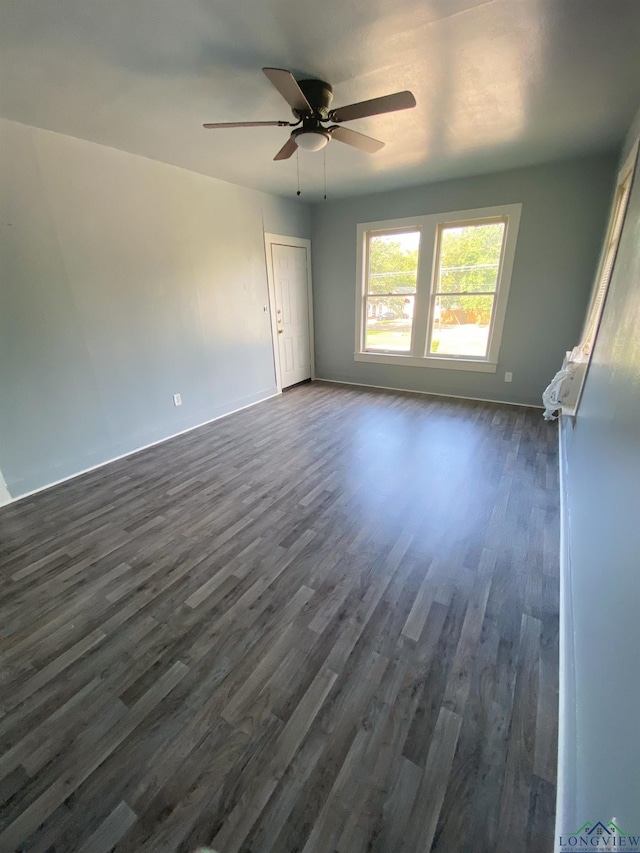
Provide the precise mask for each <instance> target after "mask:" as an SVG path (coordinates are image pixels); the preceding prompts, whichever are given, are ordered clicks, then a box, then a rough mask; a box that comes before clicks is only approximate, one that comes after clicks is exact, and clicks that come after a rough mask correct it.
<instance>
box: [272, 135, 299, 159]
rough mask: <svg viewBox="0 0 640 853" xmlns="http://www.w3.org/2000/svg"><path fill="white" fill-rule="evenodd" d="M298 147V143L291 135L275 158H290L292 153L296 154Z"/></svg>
mask: <svg viewBox="0 0 640 853" xmlns="http://www.w3.org/2000/svg"><path fill="white" fill-rule="evenodd" d="M297 149H298V146H297V145H296V141H295V139H292V138H291V137H289V139H287V141H286V142H285V144H284V145H283V146H282V148H281V149H280V150H279V151H278V153H277V154H276V156H275V157H274V158H273V159H274V160H288V159H289V157H291V155H292V154H294V153H295V152H296V151H297Z"/></svg>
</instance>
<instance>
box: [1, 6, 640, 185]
mask: <svg viewBox="0 0 640 853" xmlns="http://www.w3.org/2000/svg"><path fill="white" fill-rule="evenodd" d="M639 45H640V1H639V0H546V1H545V2H542V0H325V2H320V1H319V0H0V115H3V116H5V117H6V118H10V119H14V120H16V121H20V122H24V123H26V124H31V125H35V126H38V127H43V128H47V129H49V130H55V131H58V132H60V133H65V134H69V135H71V136H77V137H80V138H83V139H89V140H93V141H95V142H100V143H102V144H104V145H110V146H113V147H114V148H120V149H122V150H124V151H130V152H133V153H136V154H142V155H144V156H147V157H152V158H154V159H156V160H161V161H164V162H167V163H172V164H175V165H178V166H183V167H185V168H187V169H191V170H193V171H196V172H202V173H203V174H206V175H211V176H214V177H217V178H223V179H225V180H230V181H233V182H235V183H238V184H243V185H245V186H250V187H254V188H257V189H261V190H264V191H267V192H275V193H278V194H281V195H293V196H295V190H296V158H295V156H294V157H293V158H292V159H291V160H288V161H283V162H277V163H274V162H273V160H272V158H273V156H274V154H275V153H276V151H277V150H278V149H279V148H280V147H281V145H282V144H284V142H285V140H286V138H287V133H288V130H287V129H286V128H253V129H240V130H217V131H206V130H203V129H202V128H201V124H202V122H205V121H209V122H215V121H249V120H270V119H285V120H289V119H290V118H291V113H290V111H289V108H288V107H287V105H286V103H285V102H284V101H283V100H282V98H281V97H280V95H279V94H278V93H277V92H276V90H275V89H274V88H273V87H272V86H271V85H270V83H269V82H268V80H267V79H266V78H265V77H264V76H263V75H262V73H261V71H260V69H261V67H262V66H263V65H272V66H277V67H281V68H288V69H290V70H292V71H293V73H294V74H295V75H296V76H297V77H298V78H301V77H304V76H311V77H320V78H322V79H324V80H327V81H328V82H330V83H331V84H332V85H333V87H334V94H335V97H334V102H333V105H334V106H340V105H342V104H347V103H352V102H353V101H359V100H363V99H366V98H372V97H376V96H379V95H384V94H387V93H389V92H394V91H396V90H400V89H411V90H412V91H413V93H414V94H415V96H416V99H417V102H418V106H417V108H416V109H414V110H410V111H407V112H401V113H395V114H392V115H386V116H379V117H376V118H369V119H361V120H359V121H354V122H352V123H350V124H349V125H348V126H349V127H351V128H353V129H354V130H359V131H361V132H363V133H367V134H369V135H371V136H375V137H377V138H379V139H382V140H384V141H385V142H386V143H387V145H386V147H385V148H384V149H383V150H382V151H381V152H380V153H378V154H374V155H368V154H364V153H361V152H360V151H357V150H355V149H352V148H349V147H348V146H346V145H342V144H340V143H338V142H336V141H333V142H332V143H331V144H330V145H329V146H328V148H327V149H326V165H327V179H328V188H329V195H330V196H331V197H335V196H337V195H342V196H344V195H351V194H355V193H360V192H369V191H372V190H375V189H385V188H389V187H397V186H405V185H408V184H415V183H420V182H424V181H433V180H438V179H440V178H444V177H455V176H466V175H471V174H478V173H481V172H488V171H495V170H497V169H502V168H506V167H510V166H519V165H526V164H530V163H535V162H540V161H544V160H547V159H552V158H559V157H563V156H567V155H571V154H573V153H577V152H587V151H590V150H597V149H603V148H606V147H608V146H610V145H613V144H615V143H617V142H619V141H620V140H621V139H622V137H623V135H624V133H625V131H626V129H627V127H628V125H629V123H630V121H631V118H632V116H633V113H634V112H635V110H636V109H637V108H638V106H639V105H640V50H639ZM299 165H300V178H301V188H302V190H303V196H302V198H303V200H311V199H312V198H318V197H321V195H322V168H323V154H322V152H319V153H310V152H300V158H299Z"/></svg>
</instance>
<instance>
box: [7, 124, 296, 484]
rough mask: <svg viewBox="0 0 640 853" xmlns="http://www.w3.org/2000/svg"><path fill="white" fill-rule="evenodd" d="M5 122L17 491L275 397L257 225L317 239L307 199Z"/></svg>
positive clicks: (11, 422) (10, 394) (12, 460)
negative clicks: (177, 401)
mask: <svg viewBox="0 0 640 853" xmlns="http://www.w3.org/2000/svg"><path fill="white" fill-rule="evenodd" d="M0 132H1V137H0V144H1V149H0V150H1V153H2V170H1V172H2V184H1V188H0V193H1V195H0V223H1V227H0V401H1V406H0V470H1V471H2V473H3V475H4V479H5V480H6V482H7V485H8V488H9V491H10V493H11V494H12V495H13V496H17V495H20V494H23V493H25V492H27V491H29V490H31V489H34V488H37V487H40V486H43V485H45V484H48V483H51V482H53V481H55V480H58V479H61V478H64V477H67V476H69V475H72V474H74V473H76V472H78V471H80V470H82V469H84V468H87V467H90V466H92V465H96V464H98V463H101V462H103V461H105V460H107V459H110V458H113V457H115V456H117V455H120V454H123V453H127V452H129V451H131V450H134V449H136V448H139V447H141V446H143V445H145V444H148V443H151V442H153V441H157V440H160V439H162V438H165V437H167V436H169V435H171V434H173V433H176V432H179V431H180V430H185V429H188V428H189V427H192V426H194V425H196V424H199V423H202V422H204V421H207V420H209V419H211V418H214V417H216V416H218V415H221V414H224V413H226V412H229V411H231V410H233V409H236V408H238V407H241V406H244V405H247V404H249V403H252V402H254V401H256V400H260V399H263V398H264V397H266V396H269V395H270V394H273V393H275V390H276V387H275V375H274V365H273V355H272V347H271V328H270V322H269V315H268V314H266V313H264V311H263V306H264V305H266V304H267V303H268V295H267V280H266V268H265V258H264V243H263V231H264V230H267V231H272V232H276V233H284V234H288V235H291V236H302V237H307V236H309V221H310V216H309V208H308V207H307V206H305V205H302V204H299V203H298V202H291V201H285V200H283V199H279V198H276V197H272V196H268V195H265V194H262V193H258V192H254V191H251V190H247V189H243V188H241V187H237V186H234V185H231V184H227V183H225V182H223V181H216V180H214V179H211V178H207V177H204V176H202V175H197V174H194V173H192V172H188V171H185V170H182V169H177V168H174V167H171V166H167V165H165V164H162V163H157V162H154V161H152V160H147V159H145V158H142V157H137V156H134V155H131V154H126V153H123V152H121V151H116V150H114V149H111V148H106V147H103V146H100V145H95V144H93V143H89V142H84V141H81V140H77V139H72V138H70V137H65V136H61V135H59V134H54V133H50V132H47V131H42V130H38V129H35V128H30V127H26V126H24V125H20V124H16V123H13V122H8V121H1V122H0ZM176 392H179V393H181V394H182V400H183V405H182V406H181V407H179V408H176V407H174V406H173V402H172V394H174V393H176Z"/></svg>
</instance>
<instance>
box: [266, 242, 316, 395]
mask: <svg viewBox="0 0 640 853" xmlns="http://www.w3.org/2000/svg"><path fill="white" fill-rule="evenodd" d="M274 243H276V244H279V245H281V246H295V247H297V248H300V249H306V250H307V303H308V306H309V363H310V365H311V379H312V380H313V379H315V378H316V364H315V354H314V349H315V347H314V340H313V290H312V287H311V240H308V239H307V238H306V237H287V236H285V235H284V234H271V233H269V232H267V231H265V235H264V253H265V260H266V264H267V284H268V288H269V313H270V314H271V346H272V349H273V363H274V367H275V371H276V386H277V389H278V394H282V373H281V371H280V348H279V345H278V322H277V313H276V312H277V306H276V289H275V283H274V277H273V258H272V256H271V246H272V245H273V244H274Z"/></svg>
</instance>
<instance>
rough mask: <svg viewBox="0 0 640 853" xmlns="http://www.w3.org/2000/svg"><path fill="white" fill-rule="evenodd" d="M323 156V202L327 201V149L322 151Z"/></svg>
mask: <svg viewBox="0 0 640 853" xmlns="http://www.w3.org/2000/svg"><path fill="white" fill-rule="evenodd" d="M323 154H324V164H323V165H324V200H325V201H326V200H327V149H326V148H324V149H323Z"/></svg>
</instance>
